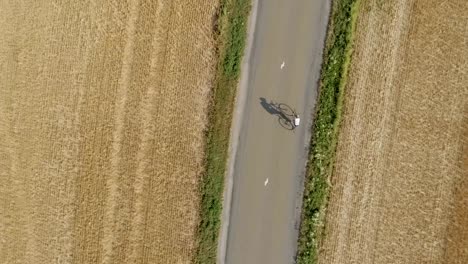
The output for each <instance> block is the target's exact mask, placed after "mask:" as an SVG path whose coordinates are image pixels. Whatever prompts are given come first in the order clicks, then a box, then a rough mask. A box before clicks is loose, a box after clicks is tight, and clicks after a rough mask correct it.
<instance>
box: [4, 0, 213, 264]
mask: <svg viewBox="0 0 468 264" xmlns="http://www.w3.org/2000/svg"><path fill="white" fill-rule="evenodd" d="M216 3H217V1H208V0H193V1H190V4H188V2H187V1H183V0H170V1H169V0H168V1H151V0H141V1H138V0H128V1H120V0H114V1H97V0H91V1H72V0H69V1H65V0H62V1H1V2H0V36H1V37H0V67H1V68H0V263H22V264H23V263H33V264H42V263H46V264H51V263H77V264H78V263H79V264H81V263H109V264H111V263H112V264H114V263H171V264H174V263H189V262H191V261H192V259H193V256H194V252H195V247H196V237H195V235H196V227H197V224H198V219H199V216H198V208H199V202H200V197H199V183H200V177H201V173H202V170H203V168H202V165H203V159H204V154H203V153H204V152H203V148H204V147H203V146H204V129H205V127H206V123H207V106H208V98H209V92H210V89H211V85H212V82H213V79H214V71H215V64H216V57H215V46H214V44H215V43H214V37H213V35H212V34H213V32H212V31H213V28H212V23H213V19H214V17H215V13H216V9H217V6H216Z"/></svg>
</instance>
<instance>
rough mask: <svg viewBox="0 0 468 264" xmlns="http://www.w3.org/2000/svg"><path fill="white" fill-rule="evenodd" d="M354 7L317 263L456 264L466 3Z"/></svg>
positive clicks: (465, 219) (463, 185)
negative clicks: (350, 49)
mask: <svg viewBox="0 0 468 264" xmlns="http://www.w3.org/2000/svg"><path fill="white" fill-rule="evenodd" d="M361 5H362V6H361V10H362V12H361V14H360V17H359V20H358V26H357V33H356V41H355V50H354V54H353V63H352V68H351V71H350V76H349V82H348V85H347V88H346V89H347V90H346V96H345V98H346V99H345V108H344V109H345V110H344V116H343V120H344V122H343V124H342V127H341V133H340V138H339V144H338V150H337V159H336V165H335V171H334V176H333V178H332V180H331V183H332V186H333V187H332V193H331V198H330V201H329V207H328V212H327V219H326V222H327V224H326V231H325V232H326V237H325V240H324V241H323V243H322V246H321V253H320V262H321V263H466V262H467V261H468V249H467V248H468V247H467V245H468V228H467V227H468V211H467V209H466V208H467V205H468V201H467V200H468V198H467V197H468V196H467V193H466V190H467V188H468V186H467V180H466V179H467V177H468V164H467V157H466V155H467V140H468V130H467V123H468V106H467V105H468V102H467V100H468V99H467V98H468V86H467V83H468V79H467V76H468V75H467V69H468V61H467V58H468V46H467V45H466V43H467V40H468V2H466V1H464V0H449V1H435V0H413V1H378V0H375V1H373V0H363V1H362V3H361ZM463 155H465V157H463Z"/></svg>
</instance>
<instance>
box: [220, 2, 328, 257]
mask: <svg viewBox="0 0 468 264" xmlns="http://www.w3.org/2000/svg"><path fill="white" fill-rule="evenodd" d="M254 6H255V8H256V9H255V10H256V12H254V13H256V14H257V17H256V25H255V31H254V32H255V33H254V34H253V45H252V48H251V49H250V56H249V57H248V61H247V63H248V66H249V67H248V68H249V70H248V79H247V80H246V82H245V83H246V85H247V87H246V90H245V91H246V100H245V103H244V104H243V105H240V106H239V107H244V108H243V111H242V116H241V118H240V120H241V121H240V123H239V124H238V125H240V126H241V127H240V133H239V137H238V140H239V141H238V147H237V152H236V155H235V157H236V158H235V161H234V162H235V163H234V167H233V168H234V169H233V174H232V175H233V185H232V197H231V203H230V205H231V207H230V214H229V217H228V225H227V226H228V229H227V239H225V240H226V241H225V242H223V237H222V236H221V241H220V243H221V244H222V243H225V244H226V246H225V247H224V249H220V251H221V253H220V254H221V255H222V257H220V260H221V261H220V262H221V263H228V264H250V263H254V264H262V263H268V264H275V263H280V264H285V263H293V261H294V254H295V251H296V240H297V229H298V221H299V216H300V212H299V208H300V205H301V198H302V197H301V191H302V185H303V177H304V172H305V164H306V158H307V146H308V143H309V139H310V131H309V128H310V126H311V123H312V114H313V108H314V106H315V101H316V95H317V82H318V78H319V73H320V65H321V60H322V50H323V43H324V39H325V33H326V27H327V22H328V15H329V9H330V1H329V0H263V1H262V0H260V1H259V2H258V3H256V4H255V5H254ZM244 77H245V76H244ZM241 89H242V88H241ZM293 110H295V111H296V112H297V113H298V114H299V115H300V117H301V123H300V126H299V127H297V128H295V129H293V130H291V127H290V124H289V123H288V122H287V119H291V112H292V111H293ZM234 126H235V125H234ZM223 224H225V223H223ZM223 261H224V262H223Z"/></svg>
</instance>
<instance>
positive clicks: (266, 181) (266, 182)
mask: <svg viewBox="0 0 468 264" xmlns="http://www.w3.org/2000/svg"><path fill="white" fill-rule="evenodd" d="M267 184H268V178H266V180H265V186H267Z"/></svg>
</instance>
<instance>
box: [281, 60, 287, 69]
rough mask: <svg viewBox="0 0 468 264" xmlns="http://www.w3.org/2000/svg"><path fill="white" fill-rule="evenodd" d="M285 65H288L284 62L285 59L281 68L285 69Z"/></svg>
mask: <svg viewBox="0 0 468 264" xmlns="http://www.w3.org/2000/svg"><path fill="white" fill-rule="evenodd" d="M285 65H286V63H284V61H283V63H281V69H283V68H284V66H285Z"/></svg>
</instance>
